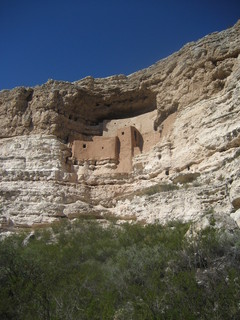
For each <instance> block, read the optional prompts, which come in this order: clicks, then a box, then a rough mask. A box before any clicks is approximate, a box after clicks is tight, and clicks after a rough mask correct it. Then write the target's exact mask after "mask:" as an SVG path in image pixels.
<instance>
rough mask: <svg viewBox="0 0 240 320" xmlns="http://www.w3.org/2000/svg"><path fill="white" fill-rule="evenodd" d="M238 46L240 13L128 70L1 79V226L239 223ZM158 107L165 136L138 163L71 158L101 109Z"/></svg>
mask: <svg viewBox="0 0 240 320" xmlns="http://www.w3.org/2000/svg"><path fill="white" fill-rule="evenodd" d="M239 53H240V23H239V22H238V23H237V24H236V25H235V26H234V27H232V28H230V29H228V30H226V31H223V32H220V33H214V34H211V35H209V36H206V37H204V38H203V39H200V40H199V41H197V42H195V43H190V44H187V45H186V46H184V47H183V48H182V49H181V50H180V51H178V52H177V53H175V54H173V55H171V56H170V57H168V58H166V59H164V60H161V61H159V62H157V63H156V64H155V65H153V66H151V67H149V68H147V69H145V70H142V71H139V72H136V73H134V74H132V75H130V76H127V77H126V76H123V75H120V76H114V77H109V78H106V79H93V78H91V77H88V78H85V79H83V80H80V81H77V82H75V83H67V82H57V81H53V80H50V81H48V82H47V83H46V84H44V85H42V86H38V87H35V88H16V89H13V90H11V91H7V90H4V91H1V92H0V138H1V139H0V200H1V202H0V225H1V228H2V229H11V228H15V227H19V226H20V227H23V226H34V225H45V224H47V223H49V222H52V221H56V220H59V219H62V218H73V217H76V216H79V215H94V216H96V217H101V216H104V217H108V216H112V215H114V216H116V217H117V218H119V219H123V220H134V221H135V220H138V221H143V222H154V221H160V222H162V223H164V222H166V221H167V220H172V219H181V220H183V221H189V220H194V221H196V220H199V219H201V217H203V216H210V215H217V217H222V221H225V222H226V221H228V223H229V224H230V225H234V223H235V221H236V223H237V224H239V214H238V211H239V208H240V196H239V185H240V182H239V181H240V180H239V176H240V120H239V119H240V117H239V115H240V55H239ZM156 108H157V116H156V119H155V129H156V130H158V131H159V132H161V138H160V141H159V142H158V143H157V144H156V145H155V146H154V147H153V148H152V149H151V150H150V151H147V152H145V153H142V154H139V155H136V156H135V157H134V158H133V163H132V166H133V170H132V172H130V173H119V172H115V171H114V168H115V167H116V165H115V163H111V162H110V161H95V162H91V161H85V162H83V163H74V162H73V161H72V158H71V156H72V155H71V148H70V143H71V142H72V141H73V140H76V139H80V140H90V139H91V138H92V137H94V136H98V135H101V134H102V130H103V127H102V126H103V125H102V122H103V120H109V119H124V118H129V117H134V116H138V115H140V114H144V113H145V112H150V111H153V110H154V109H156ZM229 221H231V222H229ZM231 223H232V224H231Z"/></svg>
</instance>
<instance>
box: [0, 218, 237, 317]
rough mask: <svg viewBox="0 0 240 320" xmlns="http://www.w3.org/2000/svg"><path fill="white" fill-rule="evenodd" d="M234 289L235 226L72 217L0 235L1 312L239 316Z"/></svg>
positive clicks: (10, 314) (0, 314)
mask: <svg viewBox="0 0 240 320" xmlns="http://www.w3.org/2000/svg"><path fill="white" fill-rule="evenodd" d="M186 233H187V235H186ZM239 292H240V233H239V231H234V232H231V233H230V232H227V231H219V230H215V229H214V227H213V226H211V227H209V228H207V229H205V230H204V231H202V232H200V233H198V234H195V235H194V237H193V236H191V233H190V232H189V225H188V224H182V223H177V222H174V223H169V224H168V225H167V226H161V225H157V224H156V225H147V226H141V225H138V224H135V225H129V224H126V225H122V226H121V227H119V226H116V225H114V224H112V225H110V226H108V227H103V226H102V225H101V224H99V223H98V222H96V221H95V222H93V221H90V220H88V221H86V220H85V221H84V220H79V221H76V222H74V223H70V222H68V223H61V224H59V225H56V226H53V227H52V228H51V229H47V230H43V231H40V230H39V231H36V232H35V235H34V237H29V238H28V239H27V241H26V233H21V234H19V235H15V236H11V237H8V238H7V239H5V240H3V241H1V242H0V319H2V320H5V319H16V320H21V319H24V320H28V319H29V320H30V319H31V320H32V319H36V320H38V319H39V320H40V319H41V320H44V319H46V320H48V319H49V320H50V319H51V320H57V319H69V320H70V319H77V320H79V319H115V320H117V319H118V320H120V319H123V320H125V319H127V320H128V319H138V320H139V319H147V320H149V319H175V320H176V319H184V320H186V319H239V318H240V303H239Z"/></svg>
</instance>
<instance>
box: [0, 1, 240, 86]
mask: <svg viewBox="0 0 240 320" xmlns="http://www.w3.org/2000/svg"><path fill="white" fill-rule="evenodd" d="M239 18H240V1H239V0H236V1H235V0H226V1H223V0H222V1H221V0H216V1H215V0H198V1H195V0H188V1H187V0H185V1H181V0H179V1H174V0H165V1H162V0H84V1H82V0H78V1H77V0H65V1H62V0H0V35H1V41H0V90H1V89H11V88H13V87H15V86H35V85H38V84H42V83H45V82H46V81H47V80H48V79H56V80H64V81H76V80H79V79H81V78H83V77H86V76H88V75H90V76H93V77H107V76H110V75H114V74H126V75H128V74H130V73H133V72H135V71H138V70H140V69H142V68H145V67H148V66H150V65H151V64H153V63H155V62H156V61H158V60H160V59H162V58H164V57H166V56H168V55H170V54H171V53H173V52H175V51H177V50H179V49H180V48H181V47H182V46H183V45H184V44H186V43H187V42H190V41H195V40H198V39H199V38H201V37H203V36H205V35H207V34H209V33H211V32H214V31H221V30H224V29H226V28H228V27H230V26H232V25H233V24H235V23H236V22H237V20H238V19H239Z"/></svg>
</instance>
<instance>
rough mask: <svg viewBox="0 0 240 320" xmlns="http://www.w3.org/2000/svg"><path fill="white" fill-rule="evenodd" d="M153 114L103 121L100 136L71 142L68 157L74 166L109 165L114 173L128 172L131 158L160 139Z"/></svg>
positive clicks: (146, 149)
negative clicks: (110, 164) (85, 164)
mask: <svg viewBox="0 0 240 320" xmlns="http://www.w3.org/2000/svg"><path fill="white" fill-rule="evenodd" d="M156 115H157V110H154V111H151V112H148V113H145V114H142V115H139V116H136V117H131V118H125V119H115V120H104V121H103V122H102V135H101V136H93V137H92V138H91V140H85V139H82V140H74V141H73V144H72V157H73V159H74V160H75V161H77V162H78V163H84V162H87V161H90V162H91V163H93V164H94V163H95V164H96V163H97V162H104V161H105V162H106V161H109V162H111V163H114V164H115V171H116V172H120V173H127V172H131V171H132V158H133V157H135V156H137V155H139V154H141V153H145V152H148V151H149V150H150V149H151V148H152V147H154V146H155V145H156V144H157V143H158V142H159V141H160V137H161V132H160V131H155V130H154V120H155V118H156Z"/></svg>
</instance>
